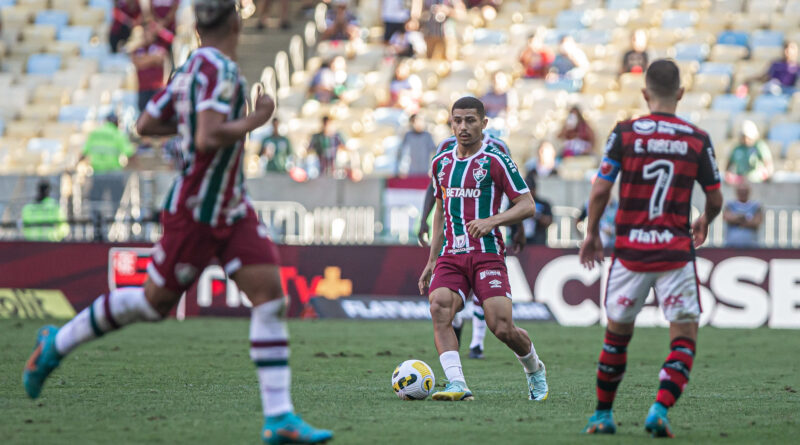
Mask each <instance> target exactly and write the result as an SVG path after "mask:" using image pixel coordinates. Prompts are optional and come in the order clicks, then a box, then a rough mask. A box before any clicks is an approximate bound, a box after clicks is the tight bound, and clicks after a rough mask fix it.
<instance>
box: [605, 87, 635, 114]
mask: <svg viewBox="0 0 800 445" xmlns="http://www.w3.org/2000/svg"><path fill="white" fill-rule="evenodd" d="M603 97H604V99H605V105H604V108H605V109H606V110H627V109H631V108H637V107H639V106H640V105H641V104H642V102H644V98H643V97H642V93H641V92H640V91H638V90H636V91H630V90H621V91H609V92H607V93H606V94H605V95H604V96H603Z"/></svg>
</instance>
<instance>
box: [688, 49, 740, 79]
mask: <svg viewBox="0 0 800 445" xmlns="http://www.w3.org/2000/svg"><path fill="white" fill-rule="evenodd" d="M718 46H719V45H718ZM697 72H698V74H726V75H728V76H732V75H733V65H732V64H730V63H720V62H705V63H701V64H700V69H699V70H697Z"/></svg>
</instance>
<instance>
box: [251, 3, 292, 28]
mask: <svg viewBox="0 0 800 445" xmlns="http://www.w3.org/2000/svg"><path fill="white" fill-rule="evenodd" d="M274 2H275V1H274V0H261V3H260V4H259V5H258V9H259V11H260V12H259V14H258V29H264V27H265V26H267V19H269V10H270V7H271V6H272V4H273V3H274ZM280 3H281V17H280V20H281V24H280V26H281V29H283V30H284V31H285V30H287V29H290V28H291V27H292V24H291V23H289V0H280Z"/></svg>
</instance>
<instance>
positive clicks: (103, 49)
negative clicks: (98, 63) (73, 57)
mask: <svg viewBox="0 0 800 445" xmlns="http://www.w3.org/2000/svg"><path fill="white" fill-rule="evenodd" d="M109 54H111V49H110V48H109V47H108V45H93V44H91V43H89V44H86V45H83V46H82V47H81V57H84V58H93V59H98V60H100V59H102V58H104V57H107V56H108V55H109Z"/></svg>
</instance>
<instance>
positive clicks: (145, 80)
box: [131, 24, 167, 112]
mask: <svg viewBox="0 0 800 445" xmlns="http://www.w3.org/2000/svg"><path fill="white" fill-rule="evenodd" d="M156 32H157V31H156V28H155V25H153V24H150V25H149V26H146V27H145V28H144V33H143V37H144V41H143V42H142V44H141V45H140V46H139V47H138V48H136V49H135V50H133V52H132V53H131V62H133V66H135V67H136V76H137V77H138V79H139V112H142V111H144V108H145V106H147V102H149V101H150V99H151V98H152V97H153V96H155V94H156V93H157V92H158V91H159V90H160V89H161V88H164V61H165V60H166V59H167V50H165V49H164V47H163V46H161V45H159V44H157V43H156Z"/></svg>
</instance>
